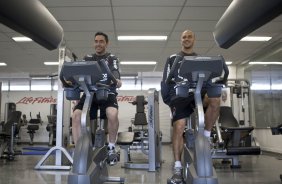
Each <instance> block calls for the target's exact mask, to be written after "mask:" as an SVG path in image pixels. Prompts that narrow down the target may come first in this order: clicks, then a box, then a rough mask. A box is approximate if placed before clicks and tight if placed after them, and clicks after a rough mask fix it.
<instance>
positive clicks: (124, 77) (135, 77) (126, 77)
mask: <svg viewBox="0 0 282 184" xmlns="http://www.w3.org/2000/svg"><path fill="white" fill-rule="evenodd" d="M120 78H121V79H137V78H138V76H121V77H120Z"/></svg>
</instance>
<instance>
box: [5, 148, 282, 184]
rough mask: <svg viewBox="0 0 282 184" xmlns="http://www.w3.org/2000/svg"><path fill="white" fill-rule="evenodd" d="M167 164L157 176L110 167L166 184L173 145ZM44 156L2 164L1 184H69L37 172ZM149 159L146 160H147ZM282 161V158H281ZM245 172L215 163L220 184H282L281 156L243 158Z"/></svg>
mask: <svg viewBox="0 0 282 184" xmlns="http://www.w3.org/2000/svg"><path fill="white" fill-rule="evenodd" d="M140 155H141V153H133V154H132V159H133V160H134V159H137V158H138V159H140V157H141V156H140ZM162 155H163V156H162V160H163V164H162V166H161V168H160V169H159V170H158V171H157V172H148V171H146V170H132V169H123V168H121V165H122V160H123V153H121V162H120V163H118V164H117V165H115V166H113V167H109V173H110V175H111V176H121V177H125V178H126V182H125V183H127V184H129V183H130V184H143V183H144V184H145V183H146V184H156V183H158V184H166V180H167V178H168V177H170V176H171V170H172V160H173V159H172V149H171V145H163V147H162ZM41 157H42V156H31V155H29V156H23V155H22V156H17V157H16V160H15V161H6V160H0V184H19V183H20V184H66V183H67V174H68V171H37V170H34V169H33V168H34V166H35V165H36V164H37V162H38V161H39V160H40V158H41ZM144 158H145V157H144ZM280 159H281V158H280ZM240 164H241V166H242V168H241V169H230V167H229V165H228V164H225V165H224V164H221V161H220V160H214V166H215V168H216V172H217V175H218V180H219V183H220V184H235V183H236V184H238V183H243V184H281V181H280V178H279V176H280V174H282V160H279V156H277V155H273V154H269V153H264V154H262V155H260V156H241V157H240Z"/></svg>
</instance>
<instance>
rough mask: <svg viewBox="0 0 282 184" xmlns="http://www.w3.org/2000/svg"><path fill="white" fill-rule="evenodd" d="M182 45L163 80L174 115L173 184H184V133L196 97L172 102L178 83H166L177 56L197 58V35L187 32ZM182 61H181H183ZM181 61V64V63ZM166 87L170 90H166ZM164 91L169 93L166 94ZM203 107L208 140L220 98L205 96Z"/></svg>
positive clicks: (181, 41)
mask: <svg viewBox="0 0 282 184" xmlns="http://www.w3.org/2000/svg"><path fill="white" fill-rule="evenodd" d="M180 43H181V46H182V47H181V51H180V52H179V53H178V54H173V55H171V56H170V57H169V58H168V59H167V61H166V64H165V68H164V73H163V80H162V84H161V86H162V89H161V90H162V97H163V100H164V102H165V103H166V104H167V105H168V106H169V107H170V109H171V114H172V126H173V135H172V149H173V155H174V160H175V163H174V173H173V175H172V177H171V178H170V179H169V180H168V181H170V182H168V183H173V184H182V183H184V180H183V176H182V171H183V169H182V163H181V154H182V152H183V145H184V138H183V132H184V129H185V126H186V119H187V118H188V117H189V116H190V115H191V114H192V113H193V109H194V106H195V102H194V96H193V95H189V97H187V98H184V97H183V98H182V97H181V99H178V100H177V102H176V101H172V100H171V99H172V98H173V97H174V96H175V95H176V92H175V89H174V86H175V84H176V83H173V84H169V85H166V84H165V81H166V79H167V77H168V74H169V72H170V70H171V67H172V65H173V62H174V60H175V57H176V56H177V55H179V56H181V57H184V56H197V54H196V53H195V52H194V50H193V46H194V43H195V34H194V33H193V32H192V31H190V30H185V31H184V32H183V33H182V34H181V37H180ZM181 60H182V59H180V61H181ZM180 61H179V62H180ZM177 72H178V70H176V71H175V73H174V74H173V77H172V80H173V81H174V82H178V81H181V80H182V79H181V78H179V76H178V73H177ZM164 85H166V88H168V90H164ZM164 91H168V92H167V94H166V95H164V94H163V93H166V92H164ZM203 97H204V99H203V105H204V107H206V108H207V109H206V112H205V131H204V135H205V136H206V137H207V138H210V135H211V129H212V127H213V125H214V123H215V121H216V119H217V118H218V116H219V106H220V98H218V97H215V98H208V97H207V95H205V94H203Z"/></svg>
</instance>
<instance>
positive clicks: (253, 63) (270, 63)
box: [249, 61, 282, 65]
mask: <svg viewBox="0 0 282 184" xmlns="http://www.w3.org/2000/svg"><path fill="white" fill-rule="evenodd" d="M249 64H250V65H282V62H278V61H269V62H267V61H266V62H263V61H252V62H249Z"/></svg>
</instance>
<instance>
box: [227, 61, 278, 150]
mask: <svg viewBox="0 0 282 184" xmlns="http://www.w3.org/2000/svg"><path fill="white" fill-rule="evenodd" d="M228 68H229V78H230V79H236V78H238V79H243V78H244V70H245V68H244V67H236V66H228ZM250 100H251V99H250ZM251 102H252V103H251V105H254V103H255V102H253V101H251ZM252 116H253V115H252V114H251V117H252ZM251 119H252V120H254V119H255V118H254V117H252V118H251ZM251 124H252V125H253V126H254V127H255V126H256V122H251ZM253 135H254V137H255V138H256V140H257V142H258V143H259V144H260V147H261V149H262V150H264V151H271V152H276V153H282V144H281V140H282V135H272V134H271V130H270V129H269V128H259V129H257V128H255V130H254V134H253Z"/></svg>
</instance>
